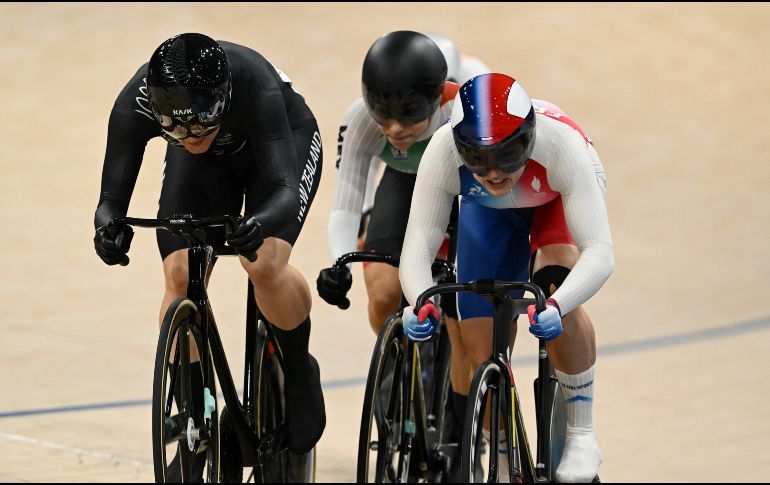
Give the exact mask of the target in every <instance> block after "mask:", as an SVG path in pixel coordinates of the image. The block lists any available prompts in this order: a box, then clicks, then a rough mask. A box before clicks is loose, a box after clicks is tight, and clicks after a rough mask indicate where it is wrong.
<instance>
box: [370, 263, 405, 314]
mask: <svg viewBox="0 0 770 485" xmlns="http://www.w3.org/2000/svg"><path fill="white" fill-rule="evenodd" d="M391 269H393V271H391ZM364 275H365V279H366V292H367V294H368V295H369V305H370V306H371V307H372V309H373V310H375V311H376V312H377V313H378V314H384V313H393V312H394V311H395V310H396V309H398V305H399V303H400V302H401V283H400V281H399V280H398V272H397V270H395V268H390V267H387V268H367V269H366V270H365V273H364Z"/></svg>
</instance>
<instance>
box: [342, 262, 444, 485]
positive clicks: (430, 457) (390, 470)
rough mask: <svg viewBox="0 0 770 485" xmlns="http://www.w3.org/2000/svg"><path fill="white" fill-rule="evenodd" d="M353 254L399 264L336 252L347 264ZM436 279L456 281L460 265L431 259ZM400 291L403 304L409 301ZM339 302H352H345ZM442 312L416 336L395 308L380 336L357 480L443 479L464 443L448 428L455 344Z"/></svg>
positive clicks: (366, 405)
mask: <svg viewBox="0 0 770 485" xmlns="http://www.w3.org/2000/svg"><path fill="white" fill-rule="evenodd" d="M354 262H369V263H385V264H389V265H391V266H394V267H398V265H399V259H398V257H396V256H392V255H385V254H377V253H367V252H353V253H348V254H345V255H343V256H341V257H340V258H338V259H337V261H335V263H334V266H333V267H334V268H335V269H337V270H341V268H342V267H343V266H345V265H347V264H350V263H354ZM433 274H434V279H437V280H438V281H442V282H443V281H454V279H455V271H454V266H453V265H452V264H450V263H448V262H447V261H445V260H442V259H436V261H435V262H434V263H433ZM406 305H407V303H406V299H405V298H404V297H403V295H402V301H401V308H403V307H404V306H406ZM340 308H343V309H344V308H347V305H342V306H340ZM443 322H444V320H443V318H442V320H441V324H440V325H439V328H438V329H437V330H436V335H435V337H434V338H433V339H431V341H429V342H425V343H423V344H416V343H415V342H412V341H410V340H408V339H407V338H406V337H405V336H404V333H403V326H402V324H401V314H400V312H399V313H396V314H394V315H391V316H390V317H389V318H388V319H387V320H386V322H385V324H384V325H383V327H382V329H381V330H380V332H379V334H378V336H377V342H376V343H375V346H374V350H373V352H372V359H371V362H370V365H369V374H368V377H367V380H366V391H365V394H364V405H363V410H362V415H361V428H360V433H359V442H358V463H357V471H356V481H357V482H359V483H369V482H378V483H379V482H394V483H395V482H406V481H417V480H423V481H431V482H441V481H445V480H446V478H447V476H448V471H449V467H450V465H451V459H453V458H454V455H455V453H456V450H457V448H458V443H448V442H447V436H448V433H446V425H445V422H446V419H445V417H446V410H447V405H448V402H447V397H448V394H449V358H450V352H451V346H450V344H449V336H448V335H447V331H446V327H445V326H444V323H443Z"/></svg>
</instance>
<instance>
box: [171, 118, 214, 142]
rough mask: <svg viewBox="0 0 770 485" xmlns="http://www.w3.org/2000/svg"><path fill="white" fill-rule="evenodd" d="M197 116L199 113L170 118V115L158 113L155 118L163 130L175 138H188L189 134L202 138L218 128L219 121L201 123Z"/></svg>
mask: <svg viewBox="0 0 770 485" xmlns="http://www.w3.org/2000/svg"><path fill="white" fill-rule="evenodd" d="M199 116H200V115H191V116H186V117H184V118H172V117H170V116H164V115H160V116H159V117H157V118H158V121H159V122H160V127H161V128H163V131H165V132H166V133H167V134H168V135H169V136H171V137H172V138H175V139H177V140H181V139H184V138H188V137H190V136H193V137H196V138H202V137H204V136H206V135H209V134H211V133H213V132H214V131H215V130H216V129H217V128H219V123H216V124H214V125H205V124H202V123H201V122H200V119H199Z"/></svg>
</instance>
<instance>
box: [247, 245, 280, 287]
mask: <svg viewBox="0 0 770 485" xmlns="http://www.w3.org/2000/svg"><path fill="white" fill-rule="evenodd" d="M290 255H291V245H290V244H289V243H287V242H285V241H281V240H278V239H276V238H268V239H267V240H265V242H264V244H263V245H262V247H260V248H259V251H257V260H256V261H254V262H253V263H252V262H251V261H249V260H247V259H246V258H240V259H241V265H242V266H243V268H244V269H245V270H246V272H247V273H248V274H249V279H251V282H252V283H254V285H255V286H260V287H267V286H272V285H275V284H279V282H278V280H279V276H280V275H281V273H282V272H283V271H284V270H286V267H287V266H288V261H289V256H290Z"/></svg>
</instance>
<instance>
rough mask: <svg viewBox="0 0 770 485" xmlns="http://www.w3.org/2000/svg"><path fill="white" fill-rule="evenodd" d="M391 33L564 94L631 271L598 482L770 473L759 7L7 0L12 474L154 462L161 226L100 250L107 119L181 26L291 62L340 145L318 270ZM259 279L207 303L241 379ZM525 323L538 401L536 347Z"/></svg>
mask: <svg viewBox="0 0 770 485" xmlns="http://www.w3.org/2000/svg"><path fill="white" fill-rule="evenodd" d="M401 29H410V30H417V31H423V32H437V33H441V34H443V35H446V36H448V37H450V38H452V39H453V40H454V41H455V43H456V45H457V46H458V47H459V49H460V50H461V51H462V52H465V53H468V54H471V55H474V56H476V57H479V58H480V59H481V60H482V61H484V62H485V63H486V64H487V65H488V66H489V67H490V68H491V69H492V70H494V71H498V72H503V73H507V74H510V75H512V76H513V77H515V78H517V79H519V80H520V82H521V83H522V85H523V86H524V87H525V89H526V90H527V92H528V94H529V95H530V96H531V97H534V98H539V99H545V100H548V101H550V102H553V103H555V104H557V105H559V106H560V107H561V108H563V109H564V110H565V111H566V112H567V113H569V114H570V115H571V117H572V118H573V119H574V120H575V121H576V122H577V123H579V124H580V125H581V127H582V128H583V129H584V130H585V131H586V133H587V134H588V135H589V136H590V137H591V138H592V140H593V141H594V144H595V146H596V148H597V150H598V152H599V155H600V157H601V159H602V161H603V163H604V167H605V169H606V171H607V177H608V198H607V202H608V203H607V205H608V210H609V216H610V223H611V227H612V231H613V238H614V242H615V257H616V269H615V273H614V275H613V276H612V277H611V279H610V280H609V281H608V283H607V284H606V285H605V286H604V288H603V289H602V290H601V291H600V292H599V294H598V295H597V296H596V297H595V298H594V299H592V300H591V301H590V302H589V303H588V304H587V308H588V310H589V312H590V314H591V316H592V318H593V320H594V324H595V327H596V329H597V342H598V346H599V362H598V364H597V369H598V370H597V396H596V406H595V423H596V427H597V432H598V436H599V443H600V445H601V446H602V450H603V454H604V460H605V462H604V465H603V466H602V468H601V469H600V475H601V476H602V479H603V480H604V481H656V482H664V481H674V482H678V481H768V480H770V406H768V405H767V402H768V399H769V398H770V380H768V379H767V378H766V374H767V371H768V367H770V366H769V365H768V364H770V358H768V353H767V350H766V349H767V347H768V345H770V298H768V294H769V293H770V292H768V289H769V288H770V286H769V285H768V277H770V258H769V257H768V247H770V245H769V244H768V239H769V238H768V236H770V196H769V195H768V192H767V187H769V186H770V167H768V162H767V154H768V153H770V136H768V133H770V94H768V93H769V92H770V91H768V86H770V6H769V5H768V4H730V5H722V4H713V3H709V4H601V5H592V4H509V3H493V4H484V3H474V4H472V5H470V4H468V5H465V4H459V3H452V4H446V5H443V4H422V3H409V4H407V3H394V4H385V3H383V4H360V3H355V4H322V5H321V4H299V3H298V4H243V3H239V4H225V3H217V4H205V3H196V4H185V3H173V4H163V3H153V4H148V3H136V4H98V3H97V4H2V5H0V66H2V74H0V92H2V93H4V95H5V96H6V98H5V99H4V101H3V103H2V115H3V122H2V127H3V128H2V133H3V146H4V148H3V150H2V156H0V227H2V229H1V230H0V246H1V247H2V252H1V253H0V268H2V276H3V277H2V279H0V303H2V305H3V308H2V310H0V331H1V332H2V336H0V383H1V387H2V392H0V481H70V482H72V481H83V482H112V481H151V480H152V478H153V475H152V466H151V463H152V455H151V448H150V445H151V428H150V414H149V407H150V406H149V400H150V398H151V393H152V369H153V360H154V353H155V345H156V341H157V318H158V315H157V313H158V308H159V305H160V299H161V296H162V290H163V277H162V271H161V265H160V258H159V256H158V251H157V247H156V243H155V236H154V234H153V233H152V232H151V231H141V230H138V231H137V233H136V235H135V237H134V242H133V244H132V248H131V253H130V256H131V264H130V265H129V266H127V267H107V266H105V265H104V264H103V263H102V262H101V260H99V258H98V257H97V256H96V255H95V254H94V250H93V243H92V238H93V225H92V221H93V212H94V210H95V208H96V203H97V201H98V196H99V184H100V178H101V168H102V163H103V158H104V151H105V143H106V134H107V120H108V117H109V113H110V110H111V108H112V104H113V102H114V100H115V98H116V97H117V95H118V93H119V92H120V90H121V89H122V88H123V86H124V85H125V83H126V82H127V81H128V80H129V79H130V77H131V76H132V75H133V74H134V73H135V72H136V70H137V68H138V67H139V66H140V65H142V64H143V63H145V62H147V60H149V57H150V55H151V54H152V52H153V51H154V49H155V48H156V47H157V46H158V45H159V44H160V43H161V42H162V41H164V40H165V39H167V38H168V37H171V36H172V35H174V34H178V33H182V32H202V33H205V34H207V35H209V36H211V37H214V38H216V39H222V40H228V41H232V42H236V43H240V44H243V45H245V46H248V47H251V48H253V49H255V50H257V51H258V52H260V53H261V54H263V55H264V56H265V57H266V58H267V59H268V60H270V61H271V62H272V63H273V64H274V65H275V66H277V67H279V68H280V69H281V70H283V71H284V72H286V73H287V74H288V75H289V76H290V77H291V79H292V80H293V81H294V86H295V89H296V90H297V91H299V92H300V93H301V94H302V95H303V96H304V97H305V98H306V100H307V102H308V104H309V106H310V107H311V109H312V110H313V111H314V113H315V114H316V117H317V118H318V121H319V123H320V127H321V135H322V139H323V142H324V144H325V150H324V152H325V155H326V159H325V163H324V165H325V167H324V171H323V176H322V179H321V186H320V189H319V192H318V195H317V196H316V199H315V202H314V204H313V206H312V210H311V212H310V216H309V219H308V220H307V223H306V225H305V228H304V230H303V233H302V235H301V236H300V238H299V241H298V242H297V245H296V247H295V249H294V251H293V255H292V264H293V265H294V266H295V267H297V268H298V269H299V270H300V271H301V272H302V273H303V274H304V275H305V277H306V278H307V279H308V281H309V282H310V283H311V286H312V287H313V288H314V287H315V279H316V277H317V274H318V271H319V270H321V269H322V268H323V267H325V266H327V265H328V264H329V261H328V256H327V251H326V224H327V221H328V214H329V210H330V207H331V202H332V194H333V190H334V177H335V170H334V161H335V155H336V136H337V127H338V123H339V121H340V120H341V118H342V115H343V113H344V112H345V110H346V109H347V107H348V106H349V105H350V103H352V102H353V101H354V100H355V99H356V98H357V97H358V96H360V70H361V63H362V61H363V57H364V55H365V53H366V51H367V49H368V48H369V46H370V45H371V43H372V42H374V40H375V39H376V38H377V37H379V36H381V35H383V34H385V33H387V32H390V31H392V30H401ZM164 150H165V143H164V142H163V141H162V140H161V139H159V138H158V139H155V140H153V141H151V142H150V144H149V145H148V148H147V151H146V153H145V158H144V164H143V167H142V170H141V173H140V176H139V181H138V183H137V186H136V190H135V192H134V196H133V199H132V202H131V206H130V209H129V214H130V215H133V216H136V217H154V216H155V213H156V210H157V200H158V197H159V193H160V185H161V176H162V170H163V154H164ZM353 274H354V287H353V290H352V292H351V300H352V302H353V304H352V306H351V308H350V309H349V310H347V311H341V310H339V309H337V308H336V307H335V308H332V307H330V306H329V305H327V304H325V303H324V302H323V301H322V300H321V299H320V298H318V297H317V295H315V294H314V309H313V333H312V337H311V351H312V352H313V354H314V355H316V356H317V358H318V361H319V363H320V365H321V372H322V379H323V381H324V385H325V389H326V391H325V392H326V409H327V415H328V424H327V429H326V432H325V434H324V436H323V438H322V439H321V441H320V443H319V445H318V480H319V481H324V482H328V481H342V482H349V481H353V480H354V479H355V454H356V446H357V441H358V438H357V436H358V426H359V416H360V410H361V402H362V396H363V391H364V380H365V376H366V372H367V369H368V365H369V356H370V355H371V349H372V345H373V343H374V338H375V336H374V335H373V334H372V332H371V330H370V328H369V325H368V321H367V318H366V294H365V290H364V286H363V279H362V274H361V270H360V268H359V267H356V268H355V269H354V272H353ZM245 286H246V281H245V274H244V273H243V271H242V270H241V269H240V265H238V264H237V263H236V262H235V261H234V260H232V259H228V260H225V261H224V262H223V264H219V265H217V271H216V272H215V273H214V276H213V278H212V282H211V288H210V296H211V298H212V302H213V306H214V308H215V313H216V314H217V321H218V324H219V327H220V332H221V334H222V336H223V339H224V341H225V345H226V349H227V351H228V353H229V360H230V362H231V365H232V367H233V368H234V374H235V375H234V377H235V380H236V382H240V379H241V377H240V375H241V374H240V370H239V369H237V367H239V365H240V362H241V360H242V353H243V339H244V325H243V322H244V315H245V311H244V304H243V303H244V297H245V294H246V288H245ZM519 335H520V338H519V340H520V341H519V342H518V344H517V348H516V351H515V354H516V360H515V363H517V368H516V369H514V371H515V372H516V373H517V380H518V382H519V383H520V386H521V391H520V393H521V394H522V398H523V399H524V400H525V405H526V406H530V407H529V408H528V409H525V413H527V412H528V414H529V415H530V416H532V415H533V414H534V413H533V412H531V409H532V408H531V406H532V396H531V392H529V389H531V387H530V383H531V380H532V379H533V378H534V375H535V373H536V368H535V363H536V354H535V350H536V342H535V341H534V339H531V338H528V333H526V332H522V333H520V334H519ZM533 426H534V424H533V423H531V425H530V426H529V428H528V429H529V432H530V437H531V438H532V439H534V434H535V431H534V427H533Z"/></svg>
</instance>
